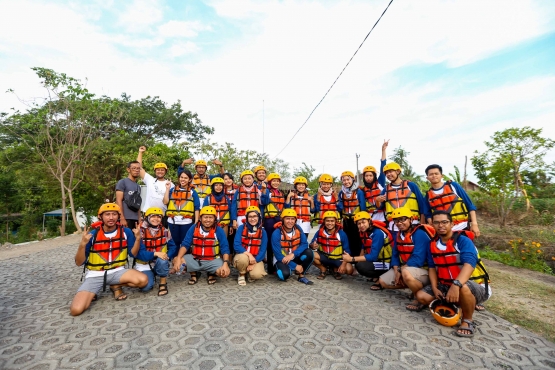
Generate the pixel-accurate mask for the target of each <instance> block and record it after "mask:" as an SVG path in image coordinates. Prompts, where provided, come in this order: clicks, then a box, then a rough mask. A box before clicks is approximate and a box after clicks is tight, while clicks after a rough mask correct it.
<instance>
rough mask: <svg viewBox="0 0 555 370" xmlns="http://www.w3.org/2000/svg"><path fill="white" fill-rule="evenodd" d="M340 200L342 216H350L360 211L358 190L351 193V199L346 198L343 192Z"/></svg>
mask: <svg viewBox="0 0 555 370" xmlns="http://www.w3.org/2000/svg"><path fill="white" fill-rule="evenodd" d="M341 200H342V201H343V212H342V214H343V216H352V215H353V214H355V213H357V212H358V210H360V202H359V200H358V189H355V191H353V192H352V193H351V197H350V198H347V196H346V195H345V192H341Z"/></svg>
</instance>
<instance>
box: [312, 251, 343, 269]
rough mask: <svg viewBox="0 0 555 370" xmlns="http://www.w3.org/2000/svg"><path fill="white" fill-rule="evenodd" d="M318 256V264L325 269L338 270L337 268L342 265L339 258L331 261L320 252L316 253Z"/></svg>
mask: <svg viewBox="0 0 555 370" xmlns="http://www.w3.org/2000/svg"><path fill="white" fill-rule="evenodd" d="M318 255H319V256H320V263H321V264H322V265H324V266H326V267H337V268H339V266H341V264H342V263H343V260H342V259H341V258H339V259H331V258H328V256H326V255H325V254H324V253H322V252H318Z"/></svg>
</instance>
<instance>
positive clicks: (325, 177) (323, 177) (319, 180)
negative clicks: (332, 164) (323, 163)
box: [318, 173, 333, 183]
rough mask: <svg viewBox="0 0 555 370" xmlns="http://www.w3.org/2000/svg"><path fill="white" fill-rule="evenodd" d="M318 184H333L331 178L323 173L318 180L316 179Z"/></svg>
mask: <svg viewBox="0 0 555 370" xmlns="http://www.w3.org/2000/svg"><path fill="white" fill-rule="evenodd" d="M318 182H331V183H333V177H331V175H328V174H327V173H323V174H321V175H320V178H319V179H318Z"/></svg>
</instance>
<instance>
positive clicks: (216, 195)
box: [204, 177, 231, 235]
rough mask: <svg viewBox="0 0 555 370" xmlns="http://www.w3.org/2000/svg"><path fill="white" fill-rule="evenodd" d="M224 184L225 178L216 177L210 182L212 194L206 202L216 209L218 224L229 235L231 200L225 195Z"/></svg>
mask: <svg viewBox="0 0 555 370" xmlns="http://www.w3.org/2000/svg"><path fill="white" fill-rule="evenodd" d="M224 184H225V183H224V179H222V178H221V177H214V178H213V179H212V181H211V182H210V189H211V190H210V194H209V195H208V196H207V197H206V199H205V201H204V203H205V205H207V206H212V207H214V208H215V209H216V213H217V215H218V220H217V221H218V226H219V227H221V228H222V229H223V230H224V233H225V235H229V224H230V222H231V213H230V208H231V202H230V201H229V200H228V199H227V197H226V196H225V191H224V186H225V185H224Z"/></svg>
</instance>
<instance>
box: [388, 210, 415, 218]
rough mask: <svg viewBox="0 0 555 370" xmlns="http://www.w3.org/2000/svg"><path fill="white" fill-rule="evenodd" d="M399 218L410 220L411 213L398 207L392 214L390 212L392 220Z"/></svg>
mask: <svg viewBox="0 0 555 370" xmlns="http://www.w3.org/2000/svg"><path fill="white" fill-rule="evenodd" d="M401 217H408V218H412V211H411V210H410V209H408V208H407V207H399V208H396V209H394V210H393V212H391V218H392V219H396V218H401Z"/></svg>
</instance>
